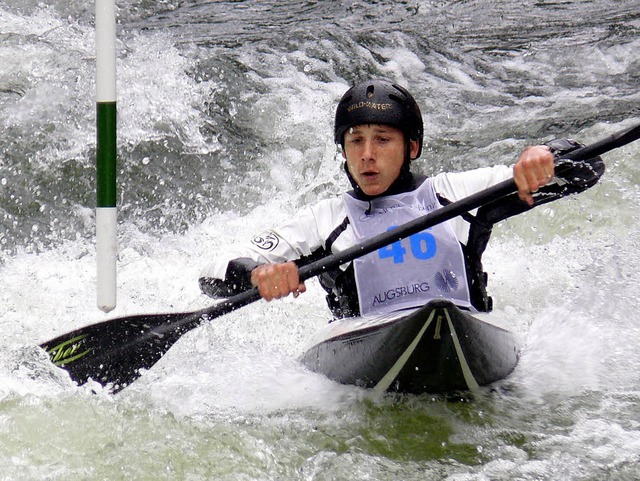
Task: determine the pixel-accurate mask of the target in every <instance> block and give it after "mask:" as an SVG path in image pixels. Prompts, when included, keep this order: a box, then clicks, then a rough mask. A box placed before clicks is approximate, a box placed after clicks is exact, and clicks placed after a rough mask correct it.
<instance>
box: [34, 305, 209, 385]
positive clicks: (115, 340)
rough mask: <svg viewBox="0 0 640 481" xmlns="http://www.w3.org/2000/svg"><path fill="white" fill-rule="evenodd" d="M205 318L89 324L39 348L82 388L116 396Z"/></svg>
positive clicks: (152, 317)
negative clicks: (92, 385)
mask: <svg viewBox="0 0 640 481" xmlns="http://www.w3.org/2000/svg"><path fill="white" fill-rule="evenodd" d="M206 317H207V316H206V315H203V313H202V312H201V311H200V312H193V313H175V314H148V315H138V316H131V317H123V318H119V319H111V320H108V321H104V322H100V323H97V324H92V325H89V326H86V327H82V328H80V329H77V330H75V331H73V332H69V333H67V334H63V335H62V336H59V337H57V338H55V339H52V340H50V341H48V342H47V343H45V344H42V345H41V346H40V347H42V348H43V349H44V350H45V351H46V352H47V353H48V354H49V358H50V359H51V362H53V363H54V364H55V365H56V366H59V367H61V368H63V369H65V370H66V371H67V372H68V373H69V375H70V376H71V379H73V380H74V381H75V382H77V383H78V385H82V384H84V383H86V382H87V381H88V380H89V379H92V380H94V381H97V382H98V383H100V384H102V385H104V386H107V387H109V388H110V389H111V391H112V392H114V393H115V392H118V391H120V390H121V389H124V388H125V387H126V386H127V385H129V384H131V383H132V382H133V381H135V380H136V379H137V378H138V377H140V375H141V372H140V370H145V369H149V368H151V367H152V366H153V365H154V364H155V363H156V362H158V360H160V358H161V357H162V356H164V354H165V353H166V352H167V351H168V350H169V349H170V348H171V346H173V344H175V342H176V341H177V340H178V339H180V337H181V336H182V335H183V334H184V333H185V332H187V331H189V330H190V329H193V328H194V327H196V326H197V325H198V324H200V322H201V321H202V320H204V319H205V318H206Z"/></svg>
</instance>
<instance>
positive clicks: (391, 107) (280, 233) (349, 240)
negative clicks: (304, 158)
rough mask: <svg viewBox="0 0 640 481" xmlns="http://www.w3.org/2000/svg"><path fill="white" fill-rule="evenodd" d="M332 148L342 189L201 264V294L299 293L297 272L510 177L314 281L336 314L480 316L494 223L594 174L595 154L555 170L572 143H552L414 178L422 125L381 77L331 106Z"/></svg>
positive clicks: (403, 96) (576, 187) (486, 304)
mask: <svg viewBox="0 0 640 481" xmlns="http://www.w3.org/2000/svg"><path fill="white" fill-rule="evenodd" d="M335 141H336V143H337V144H340V146H341V147H342V155H343V157H344V158H345V161H346V162H345V171H346V174H347V176H348V178H349V181H350V182H351V185H352V186H353V190H352V191H350V192H347V193H345V194H343V195H342V196H341V197H337V198H332V199H326V200H323V201H320V202H319V203H317V204H316V205H313V206H310V207H307V208H305V209H303V210H302V211H301V212H300V213H299V214H298V216H297V217H296V218H294V219H292V220H291V221H289V222H288V223H286V224H284V225H282V226H280V227H279V228H276V229H271V230H268V231H267V232H265V233H263V234H261V235H259V236H257V237H255V238H254V239H253V240H252V241H251V242H250V243H248V244H246V245H244V246H238V247H236V248H233V249H231V250H229V251H228V252H227V253H226V255H224V256H223V257H221V258H219V259H217V260H215V261H214V262H213V263H212V264H210V265H209V266H208V267H206V268H205V269H204V271H203V273H202V276H201V278H200V287H201V289H202V291H203V292H204V293H206V294H207V295H210V296H212V297H226V296H230V295H233V294H237V293H239V292H242V291H244V290H246V289H249V288H251V287H252V286H256V287H257V288H258V290H259V292H260V294H261V296H262V297H263V298H264V299H266V300H267V301H270V300H272V299H279V298H282V297H285V296H288V295H289V294H293V295H294V297H297V296H298V295H299V294H300V293H302V292H304V291H305V285H304V283H302V282H300V280H299V277H298V267H299V266H301V265H304V264H305V263H308V262H311V261H313V260H315V259H318V258H320V257H322V256H325V255H328V254H330V253H332V252H340V251H342V250H344V249H346V248H348V247H351V246H353V245H354V244H355V243H358V242H361V241H363V240H364V239H366V238H369V237H371V236H373V235H376V234H378V233H380V232H383V231H385V230H388V229H391V228H394V227H396V226H399V225H401V224H404V223H406V222H408V221H410V220H413V219H415V218H416V217H419V216H422V215H424V214H426V213H428V212H429V211H431V210H433V209H437V208H439V207H441V206H442V205H445V204H448V203H450V202H455V201H457V200H460V199H462V198H464V197H467V196H469V195H471V194H473V193H475V192H478V191H480V190H482V189H486V188H488V187H490V186H492V185H495V184H497V183H499V182H501V181H503V180H506V179H508V178H511V177H513V178H514V180H515V183H516V186H517V188H518V193H517V195H516V194H514V195H512V196H507V197H506V198H504V199H501V200H500V201H498V202H494V203H491V204H490V205H486V206H483V207H482V208H480V209H478V211H477V212H476V213H474V215H471V214H468V215H465V216H462V217H457V218H455V219H452V220H450V221H448V222H445V223H442V224H439V225H437V226H434V227H432V228H430V229H427V230H425V231H423V232H420V233H418V234H415V235H413V236H411V237H409V238H408V239H404V240H403V241H401V242H395V243H393V244H392V245H391V246H389V247H387V248H382V249H380V250H378V251H377V252H372V253H370V254H368V255H366V256H363V257H361V258H359V259H356V260H355V261H354V262H351V263H349V264H348V265H343V266H341V267H340V268H336V269H334V270H332V271H329V272H325V273H323V274H322V275H321V276H319V280H320V283H321V285H322V286H323V287H324V289H325V290H326V291H327V303H328V305H329V308H330V309H331V311H332V312H333V314H334V316H335V317H338V318H340V317H347V316H356V315H364V314H376V313H383V312H390V311H393V310H397V309H402V308H406V307H417V306H420V305H423V304H425V303H426V302H428V301H429V300H430V299H433V298H446V299H450V300H452V301H454V302H455V303H456V304H457V305H459V306H462V307H467V308H470V309H477V310H480V311H489V310H491V298H490V297H488V296H487V293H486V281H487V278H486V274H485V273H484V272H483V270H482V263H481V256H482V253H483V252H484V250H485V247H486V245H487V242H488V240H489V236H490V234H491V229H492V226H493V224H495V223H496V222H498V221H500V220H503V219H506V218H508V217H510V216H512V215H515V214H518V213H521V212H524V211H526V210H528V209H530V208H532V207H534V206H536V205H540V204H542V203H545V202H549V201H551V200H555V199H558V198H560V197H563V196H565V195H568V194H571V193H575V192H580V191H582V190H585V189H587V188H588V187H591V186H592V185H594V184H595V183H597V181H598V179H599V178H600V176H601V175H602V173H603V172H604V164H603V163H602V160H601V159H600V158H599V157H598V158H594V159H590V160H589V161H586V162H577V163H572V164H570V165H569V164H567V163H566V162H565V163H564V165H563V166H562V167H563V168H562V169H561V170H562V172H561V173H560V172H556V166H555V165H554V164H555V163H556V160H555V159H557V158H558V156H559V154H562V153H566V152H568V151H571V150H573V149H575V148H577V147H578V146H579V144H577V143H575V142H572V141H568V140H556V141H552V142H549V143H548V144H547V145H538V146H533V147H529V148H526V149H525V150H524V151H523V152H522V153H521V154H520V156H519V158H518V160H517V162H516V163H515V165H514V166H513V167H508V166H502V165H499V166H495V167H488V168H481V169H476V170H473V171H468V172H462V173H442V174H438V175H436V176H434V177H433V178H425V177H424V176H418V175H414V174H413V173H412V172H411V169H410V168H411V161H412V160H414V159H416V158H418V157H419V156H420V154H421V152H422V145H423V122H422V115H421V113H420V109H419V108H418V105H417V104H416V102H415V100H414V99H413V97H412V96H411V94H409V92H408V91H407V90H405V89H404V88H402V87H400V86H398V85H395V84H393V83H391V82H388V81H384V80H371V81H366V82H362V83H360V84H358V85H356V86H354V87H352V88H351V89H349V90H348V91H347V92H346V93H345V94H344V96H343V97H342V99H341V100H340V103H339V105H338V108H337V110H336V118H335Z"/></svg>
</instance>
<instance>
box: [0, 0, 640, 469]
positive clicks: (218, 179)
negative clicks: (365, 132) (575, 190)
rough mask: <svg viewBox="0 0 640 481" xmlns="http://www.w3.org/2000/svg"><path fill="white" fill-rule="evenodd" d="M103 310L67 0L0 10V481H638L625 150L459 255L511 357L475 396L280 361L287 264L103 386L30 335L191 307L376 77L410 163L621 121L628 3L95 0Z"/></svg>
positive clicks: (631, 56) (639, 395)
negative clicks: (350, 381) (101, 83)
mask: <svg viewBox="0 0 640 481" xmlns="http://www.w3.org/2000/svg"><path fill="white" fill-rule="evenodd" d="M117 3H118V45H117V57H118V60H117V69H118V115H119V117H118V148H119V167H118V193H119V194H118V208H119V231H118V246H119V258H118V306H117V308H116V309H115V310H114V311H112V312H111V313H109V314H108V315H107V314H104V313H102V312H101V311H99V310H98V309H97V308H96V307H95V304H96V302H95V277H96V274H95V249H94V242H95V241H94V206H95V189H94V184H95V168H94V156H95V52H94V26H93V15H94V13H93V2H84V1H79V0H64V1H62V0H50V1H48V2H46V3H44V2H39V1H35V0H1V1H0V39H1V42H0V65H1V66H2V67H1V68H0V126H1V132H2V134H1V135H0V169H1V170H0V256H1V257H0V328H1V329H2V333H3V335H2V339H1V340H0V480H63V479H83V480H94V479H95V480H106V479H109V480H116V479H122V480H124V479H126V480H160V479H172V480H173V479H180V480H371V479H375V480H400V479H402V480H441V479H448V480H456V481H462V480H465V481H466V480H604V479H608V480H609V479H610V480H636V479H639V478H640V405H639V403H640V352H639V351H638V348H637V346H638V345H639V344H640V319H639V317H640V316H638V312H640V296H638V291H637V286H638V285H639V284H640V250H639V246H638V242H639V241H638V233H639V232H640V214H639V209H638V206H639V205H640V188H639V187H638V183H639V182H640V162H639V159H640V142H637V143H635V144H632V145H629V146H627V147H625V148H621V149H618V150H615V151H613V152H611V153H610V154H607V155H606V158H605V160H606V164H607V172H606V174H605V176H604V177H603V179H602V181H601V183H600V184H599V185H598V186H596V187H594V188H593V189H591V190H590V191H588V192H585V193H583V194H581V195H579V196H576V197H573V198H570V199H563V200H561V201H559V202H556V203H554V204H549V205H547V206H543V207H541V208H539V209H537V210H535V211H532V212H529V213H527V214H525V215H522V216H519V217H518V218H514V219H511V220H509V221H508V222H505V223H503V224H500V225H499V226H498V227H497V228H496V230H495V233H494V237H493V239H492V242H491V243H490V247H489V249H488V251H487V253H486V256H485V259H486V260H485V267H486V268H487V270H488V271H489V275H490V291H491V294H492V295H493V297H494V301H495V305H496V308H495V311H496V314H497V315H502V316H506V317H508V318H509V319H510V320H511V321H512V322H513V324H514V325H515V327H516V329H517V330H518V331H519V333H520V334H521V336H522V338H523V340H524V343H525V349H524V351H523V355H522V358H521V361H520V363H519V365H518V367H517V368H516V370H515V372H514V373H513V374H512V375H511V376H510V377H509V378H508V379H507V380H505V381H503V382H500V383H498V384H497V385H495V386H493V387H492V388H488V389H485V390H483V391H482V392H480V393H478V394H476V395H475V396H473V397H472V396H469V395H462V394H460V395H451V396H430V395H424V396H392V395H374V394H373V393H371V392H369V391H366V390H361V389H358V388H355V387H349V386H341V385H338V384H335V383H332V382H330V381H328V380H326V379H324V378H322V377H320V376H318V375H316V374H312V373H309V372H307V371H306V370H305V369H303V368H302V367H301V366H300V365H299V364H298V363H297V361H296V356H297V355H299V354H300V353H301V352H302V350H303V348H304V346H305V344H306V343H307V341H308V340H309V339H310V338H311V336H312V334H313V333H314V332H315V330H317V329H318V328H320V327H321V326H322V325H323V324H324V323H325V322H326V321H327V319H328V311H327V310H326V308H325V306H324V301H323V296H322V293H321V292H320V288H319V286H318V284H317V283H316V282H315V281H310V282H309V284H308V292H307V293H306V294H305V295H304V296H302V297H301V298H299V299H297V300H295V301H294V300H291V299H287V300H284V301H280V302H274V303H269V304H268V303H265V302H258V303H255V304H252V305H250V306H246V307H244V308H242V309H240V310H238V311H236V312H234V313H232V314H228V315H226V316H222V317H220V318H218V319H215V320H213V321H212V322H210V323H208V324H205V325H203V326H201V327H200V328H197V329H195V330H193V331H191V332H189V333H188V334H187V335H185V336H184V337H183V339H181V340H180V342H179V343H178V344H176V345H175V346H174V347H173V348H172V349H171V350H170V351H169V352H168V353H167V355H166V356H165V357H164V358H163V359H162V360H161V361H160V363H159V364H158V365H157V366H155V367H154V368H153V369H151V370H150V371H149V372H147V373H145V374H144V375H143V377H142V378H141V379H140V380H139V381H137V382H136V383H134V384H133V385H131V386H130V387H128V388H127V389H125V390H124V391H122V392H121V393H119V394H117V395H111V394H109V393H108V392H105V391H104V390H100V389H99V386H95V385H94V386H84V387H77V386H75V385H74V384H73V383H71V381H70V380H69V379H68V378H67V377H66V376H65V373H64V372H62V371H60V370H58V369H55V368H53V367H51V366H50V365H49V363H48V362H47V359H46V357H45V356H44V355H43V353H42V351H40V350H39V349H38V348H36V347H35V346H37V345H38V344H39V343H41V342H44V341H46V340H48V339H50V338H52V337H55V336H57V335H59V334H61V333H64V332H67V331H69V330H72V329H74V328H77V327H80V326H83V325H86V324H89V323H94V322H98V321H102V320H105V319H109V318H112V317H118V316H125V315H132V314H137V313H154V312H166V311H175V312H182V311H189V310H193V309H198V308H202V307H205V306H207V305H210V304H211V300H209V299H208V298H206V297H204V296H202V295H200V293H199V290H198V286H197V277H198V272H199V270H200V269H201V268H202V267H203V266H204V265H205V264H206V263H207V262H208V260H209V259H210V258H211V257H213V256H215V254H216V252H217V251H219V249H223V248H224V245H225V244H226V243H228V242H232V241H233V240H235V239H244V238H247V237H249V236H251V235H252V234H254V233H256V232H258V231H260V230H261V229H262V228H264V227H267V226H270V225H274V224H277V223H278V222H279V221H281V220H284V219H285V218H287V217H288V216H289V215H291V214H293V213H294V212H295V211H296V210H297V209H299V208H300V207H301V206H302V205H304V204H305V203H307V202H311V201H314V200H318V199H321V198H325V197H327V196H331V195H334V194H335V193H338V192H341V191H342V190H344V189H345V188H346V187H347V183H346V179H345V178H344V175H343V174H341V171H340V169H339V165H340V164H339V160H338V159H337V157H336V150H335V147H334V146H333V145H332V119H333V112H334V108H335V105H336V103H337V101H338V99H339V98H340V96H341V94H342V93H343V92H344V91H345V90H346V88H347V87H348V86H349V84H351V83H352V82H354V81H357V80H360V79H363V78H366V77H369V76H384V77H389V78H393V79H394V80H396V81H397V82H399V83H401V84H403V85H405V86H408V87H409V88H410V90H411V91H412V92H414V93H415V96H416V98H417V99H418V101H419V103H420V104H421V105H422V107H423V115H424V120H425V127H426V142H427V147H426V149H425V152H424V153H423V156H422V158H421V159H420V160H419V161H417V162H416V164H415V165H416V169H417V170H420V171H422V172H425V173H427V174H434V173H437V172H440V171H442V170H451V169H453V170H456V169H468V168H473V167H477V166H481V165H491V164H494V163H504V164H508V163H511V162H513V161H514V159H515V157H516V155H517V153H518V151H519V150H520V149H521V148H522V147H524V146H525V145H527V144H529V143H533V142H541V141H545V140H548V139H550V138H553V137H573V138H575V139H577V140H580V141H583V142H585V143H588V142H592V141H595V140H598V139H599V138H601V137H603V136H606V135H609V134H611V133H613V132H616V131H617V130H620V129H622V128H625V127H629V126H632V125H634V124H637V123H638V122H639V121H640V94H639V93H638V92H639V89H638V86H639V82H640V59H639V57H638V52H639V51H640V36H639V34H640V4H639V3H638V0H607V1H604V0H601V1H597V0H581V1H560V0H537V1H533V0H525V1H524V2H515V1H513V0H492V1H487V0H466V1H445V0H442V1H435V0H434V1H427V0H415V1H411V0H407V1H401V2H391V1H376V0H360V1H353V2H347V1H307V2H293V1H286V2H274V1H260V2H258V1H256V0H246V1H239V0H236V1H231V0H230V1H213V0H192V1H187V0H184V1H178V0H161V1H147V0H121V1H120V0H119V1H118V2H117Z"/></svg>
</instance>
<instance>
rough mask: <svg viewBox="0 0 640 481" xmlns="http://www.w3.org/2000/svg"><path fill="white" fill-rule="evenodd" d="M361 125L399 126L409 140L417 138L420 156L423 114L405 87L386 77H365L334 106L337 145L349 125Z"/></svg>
mask: <svg viewBox="0 0 640 481" xmlns="http://www.w3.org/2000/svg"><path fill="white" fill-rule="evenodd" d="M362 124H386V125H391V126H393V127H396V128H398V129H400V130H401V131H402V132H403V133H404V135H405V136H406V137H407V138H408V139H410V140H417V141H418V155H417V156H416V157H420V154H421V153H422V143H423V135H424V126H423V124H422V114H421V113H420V108H419V107H418V104H417V103H416V101H415V100H414V98H413V97H412V96H411V94H410V93H409V92H408V91H407V89H405V88H403V87H400V86H399V85H396V84H394V83H392V82H389V81H388V80H367V81H365V82H361V83H359V84H357V85H354V86H353V87H351V88H350V89H349V90H347V92H346V93H345V94H344V95H343V96H342V98H341V99H340V103H339V104H338V108H337V109H336V121H335V125H334V138H335V142H336V144H340V145H343V141H344V139H343V135H344V133H345V131H346V130H347V129H348V128H349V127H353V126H355V125H362Z"/></svg>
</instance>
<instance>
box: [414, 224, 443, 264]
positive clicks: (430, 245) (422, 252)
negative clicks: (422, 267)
mask: <svg viewBox="0 0 640 481" xmlns="http://www.w3.org/2000/svg"><path fill="white" fill-rule="evenodd" d="M409 241H410V242H411V253H412V254H413V256H414V257H415V258H416V259H421V260H426V259H431V258H432V257H433V256H435V255H436V250H437V247H436V238H435V237H433V234H430V233H429V232H427V231H424V232H418V233H417V234H413V235H412V236H411V237H409Z"/></svg>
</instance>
